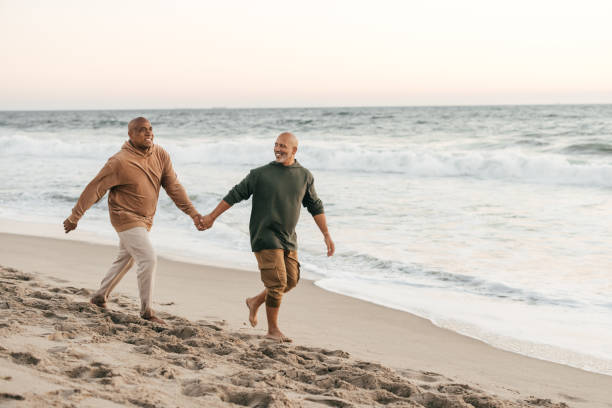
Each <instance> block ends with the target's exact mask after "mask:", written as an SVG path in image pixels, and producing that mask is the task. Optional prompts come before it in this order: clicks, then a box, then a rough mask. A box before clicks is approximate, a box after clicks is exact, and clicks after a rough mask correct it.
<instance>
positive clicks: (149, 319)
mask: <svg viewBox="0 0 612 408" xmlns="http://www.w3.org/2000/svg"><path fill="white" fill-rule="evenodd" d="M143 319H145V320H148V321H150V322H153V323H157V324H163V325H164V326H167V323H166V321H165V320H162V319H160V318H159V317H157V316H155V315H153V316H149V317H143Z"/></svg>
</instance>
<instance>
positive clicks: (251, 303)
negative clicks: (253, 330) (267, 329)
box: [245, 297, 259, 327]
mask: <svg viewBox="0 0 612 408" xmlns="http://www.w3.org/2000/svg"><path fill="white" fill-rule="evenodd" d="M255 302H256V299H255V297H252V298H247V299H246V300H245V303H246V305H247V307H248V308H249V323H251V326H252V327H255V326H257V309H259V307H257V306H255Z"/></svg>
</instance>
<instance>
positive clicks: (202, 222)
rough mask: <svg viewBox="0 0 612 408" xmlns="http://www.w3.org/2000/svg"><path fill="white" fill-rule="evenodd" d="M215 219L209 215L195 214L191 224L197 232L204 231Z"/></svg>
mask: <svg viewBox="0 0 612 408" xmlns="http://www.w3.org/2000/svg"><path fill="white" fill-rule="evenodd" d="M214 223H215V219H214V218H213V217H212V216H211V215H210V214H207V215H202V214H196V215H195V216H194V217H193V224H194V225H195V227H196V228H197V229H198V231H205V230H207V229H209V228H211V227H212V226H213V224H214Z"/></svg>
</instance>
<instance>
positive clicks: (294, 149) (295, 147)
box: [292, 146, 297, 154]
mask: <svg viewBox="0 0 612 408" xmlns="http://www.w3.org/2000/svg"><path fill="white" fill-rule="evenodd" d="M292 150H293V154H296V153H297V146H293V149H292Z"/></svg>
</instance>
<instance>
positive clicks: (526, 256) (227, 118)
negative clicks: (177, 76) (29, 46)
mask: <svg viewBox="0 0 612 408" xmlns="http://www.w3.org/2000/svg"><path fill="white" fill-rule="evenodd" d="M139 115H144V116H147V117H148V118H149V119H150V121H151V123H152V124H153V127H154V131H155V136H156V139H155V142H156V143H158V144H160V145H162V146H163V147H164V148H165V149H166V150H168V151H169V152H170V154H171V157H172V159H173V163H174V166H175V169H176V171H177V173H178V174H179V177H180V179H181V181H182V183H183V185H184V186H185V187H186V189H187V191H188V193H189V195H190V197H191V199H192V200H193V202H194V204H195V205H196V207H197V208H198V209H199V210H200V211H201V212H202V213H205V212H208V211H210V210H211V209H212V208H213V207H214V206H215V205H216V204H217V203H218V202H219V200H220V199H221V198H222V197H223V196H224V195H225V194H226V193H227V191H228V190H229V189H230V188H231V187H232V186H233V185H235V184H236V183H238V182H239V181H240V180H241V179H242V178H243V177H244V176H245V175H246V174H247V173H248V171H249V169H251V168H253V167H257V166H260V165H262V164H265V163H268V162H269V161H271V160H273V154H272V147H273V143H274V139H275V137H276V135H277V134H279V133H280V132H281V131H286V130H288V131H292V132H294V133H295V134H296V135H297V136H298V138H299V139H300V148H299V151H298V155H297V158H298V160H299V161H300V162H301V163H302V164H303V165H304V166H305V167H307V168H309V169H310V170H311V171H312V173H313V174H314V176H315V185H316V188H317V191H318V193H319V196H320V197H321V198H322V200H323V202H324V204H325V208H326V213H327V218H328V223H329V225H330V231H331V233H332V236H333V238H334V240H335V242H336V247H337V253H336V255H335V256H334V257H332V258H327V257H326V256H325V246H324V243H323V239H322V237H321V234H320V233H319V231H318V230H317V228H316V226H315V224H314V222H313V221H312V220H311V217H310V216H309V215H308V213H307V212H306V211H305V210H304V211H303V212H302V216H301V220H300V223H299V225H298V229H297V233H298V240H299V244H300V258H301V261H302V266H303V276H305V277H307V278H310V279H314V280H315V281H316V284H317V285H318V286H320V287H322V288H324V289H326V290H330V291H334V292H338V293H343V294H347V295H349V296H354V297H357V298H361V299H365V300H369V301H372V302H375V303H379V304H382V305H385V306H389V307H392V308H396V309H399V310H403V311H407V312H411V313H414V314H417V315H419V316H423V317H426V318H428V319H430V320H432V321H433V322H434V323H435V324H437V325H439V326H441V327H445V328H448V329H451V330H455V331H457V332H460V333H463V334H466V335H468V336H472V337H475V338H478V339H482V340H484V341H486V342H488V343H490V344H492V345H493V346H495V347H498V348H501V349H505V350H510V351H514V352H518V353H522V354H525V355H528V356H532V357H537V358H541V359H545V360H549V361H555V362H560V363H563V364H568V365H571V366H574V367H579V368H583V369H586V370H591V371H595V372H600V373H605V374H609V375H612V250H611V249H612V105H580V106H578V105H576V106H572V105H554V106H482V107H404V108H321V109H210V110H168V111H163V110H155V111H70V112H69V111H66V112H0V171H1V173H2V176H3V177H2V183H0V218H2V219H10V220H23V221H28V222H33V223H47V224H48V223H51V224H58V225H59V224H61V222H62V221H63V219H64V218H65V217H66V216H67V215H68V214H69V213H70V210H71V208H72V206H73V205H74V203H75V202H76V200H77V198H78V196H79V194H80V192H81V191H82V189H83V188H84V187H85V185H86V184H87V183H88V182H89V180H91V178H92V177H93V176H94V175H95V174H96V173H97V171H98V170H99V169H100V168H101V167H102V165H103V164H104V162H105V161H106V159H107V158H108V157H110V156H111V155H113V154H114V153H115V152H116V151H117V150H118V149H119V148H120V146H121V144H122V143H123V142H124V141H125V140H126V139H127V130H126V129H127V122H128V121H129V120H130V119H131V118H133V117H135V116H139ZM249 211H250V202H243V203H240V204H237V205H236V206H234V207H233V208H232V209H230V210H229V211H228V212H226V213H225V214H224V215H223V216H222V217H221V218H219V219H218V220H217V222H216V224H215V226H214V228H213V229H212V230H210V231H206V232H197V231H195V229H194V228H193V226H192V224H191V220H190V219H189V217H187V216H185V215H184V214H183V213H181V212H180V211H179V210H178V209H177V208H176V207H175V206H174V204H173V203H172V202H171V201H170V200H169V199H168V197H167V196H166V195H165V194H164V193H163V191H162V194H161V198H160V202H159V206H158V211H157V215H156V219H155V226H154V229H153V234H152V236H153V240H154V242H155V245H156V247H157V249H158V252H159V253H160V254H162V255H166V256H170V257H175V258H181V259H188V260H192V261H197V262H203V263H208V264H215V265H226V266H233V267H238V268H243V269H248V270H252V271H254V272H255V271H256V264H255V261H254V257H253V256H252V254H251V253H250V247H249V238H248V218H249ZM79 230H83V231H90V232H94V233H96V234H97V235H98V236H100V237H104V238H105V239H108V240H116V236H115V234H114V231H113V230H112V228H111V227H110V224H109V222H108V209H107V205H106V198H104V199H103V200H101V202H99V203H98V204H96V205H95V206H94V207H92V208H91V209H90V210H89V211H88V212H87V213H86V215H85V217H84V218H83V219H82V221H81V222H80V223H79ZM110 261H111V260H110V259H109V263H110ZM103 272H104V271H100V273H101V275H100V277H102V274H103ZM406 352H407V353H409V350H407V351H406Z"/></svg>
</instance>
